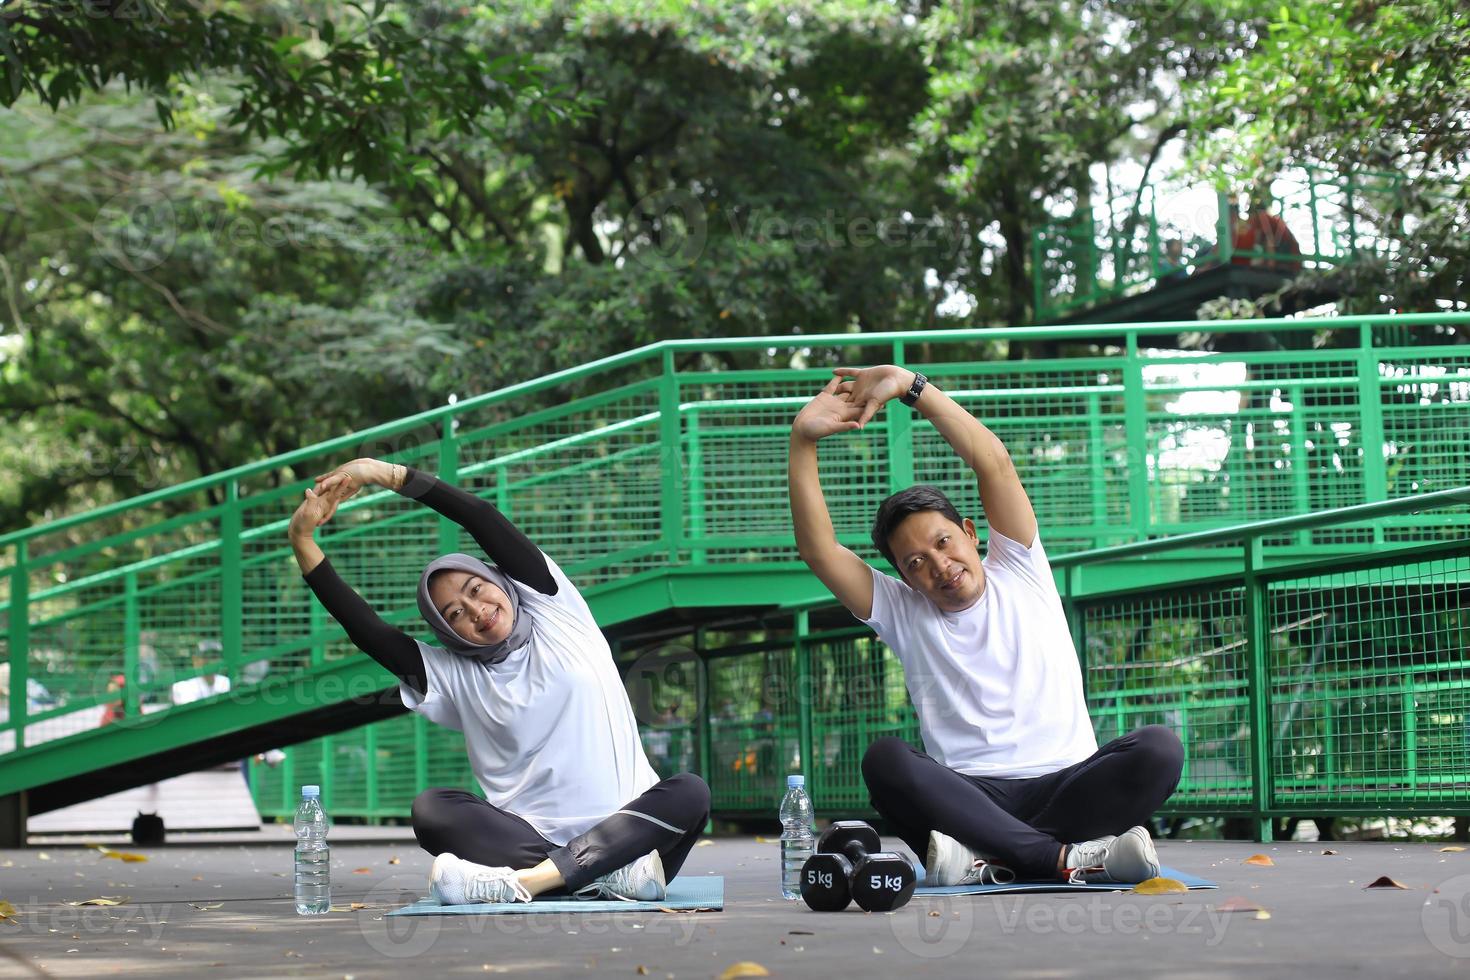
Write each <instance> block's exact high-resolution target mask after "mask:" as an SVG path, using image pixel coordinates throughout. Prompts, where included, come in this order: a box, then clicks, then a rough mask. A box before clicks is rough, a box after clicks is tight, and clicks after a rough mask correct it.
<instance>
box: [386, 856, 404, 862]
mask: <svg viewBox="0 0 1470 980" xmlns="http://www.w3.org/2000/svg"><path fill="white" fill-rule="evenodd" d="M388 863H389V864H402V863H403V862H402V861H400V860H398V856H397V855H394V856H393V857H390V858H389V859H388Z"/></svg>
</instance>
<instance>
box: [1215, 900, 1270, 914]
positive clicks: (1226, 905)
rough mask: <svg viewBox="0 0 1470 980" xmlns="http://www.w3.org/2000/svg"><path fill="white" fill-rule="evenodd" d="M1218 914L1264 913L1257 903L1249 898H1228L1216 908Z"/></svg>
mask: <svg viewBox="0 0 1470 980" xmlns="http://www.w3.org/2000/svg"><path fill="white" fill-rule="evenodd" d="M1215 911H1216V912H1264V911H1266V910H1265V909H1263V908H1261V907H1260V906H1259V905H1257V904H1256V903H1255V902H1252V901H1251V900H1250V899H1247V898H1227V899H1225V901H1223V902H1221V903H1220V904H1219V905H1216V906H1215Z"/></svg>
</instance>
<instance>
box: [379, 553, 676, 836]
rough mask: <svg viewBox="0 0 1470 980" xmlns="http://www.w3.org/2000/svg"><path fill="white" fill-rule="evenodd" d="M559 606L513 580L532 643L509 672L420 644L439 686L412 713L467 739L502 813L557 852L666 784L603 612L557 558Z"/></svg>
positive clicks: (512, 659)
mask: <svg viewBox="0 0 1470 980" xmlns="http://www.w3.org/2000/svg"><path fill="white" fill-rule="evenodd" d="M546 565H547V568H549V569H550V570H551V574H552V577H553V578H554V579H555V580H556V583H557V592H556V595H554V596H548V595H542V594H541V593H540V592H537V591H536V590H535V589H532V588H530V587H528V586H525V585H522V584H521V583H520V582H513V586H514V588H515V589H516V593H517V596H518V598H519V599H520V605H521V612H520V614H521V615H522V616H530V617H531V639H530V640H529V641H527V642H526V644H525V645H524V646H522V647H521V648H520V649H519V650H515V651H513V652H512V653H511V654H510V656H508V657H506V658H505V659H504V660H502V661H501V662H500V663H497V664H484V663H480V662H479V661H476V660H472V659H470V658H468V657H461V656H458V655H456V654H454V653H451V652H450V651H448V650H445V649H444V648H442V647H435V646H429V645H428V644H426V643H419V651H420V652H421V653H422V654H423V657H424V672H425V675H426V677H427V679H428V691H427V693H425V694H423V695H420V694H419V693H418V692H417V691H415V690H414V689H413V688H411V687H409V686H408V685H407V684H400V685H399V693H400V694H401V696H402V697H403V703H404V704H405V705H407V706H408V707H409V708H410V709H411V710H413V711H417V712H418V713H419V714H421V715H423V716H424V717H425V718H427V719H429V720H430V721H432V722H435V723H436V724H440V725H443V726H445V727H446V728H452V729H454V730H455V731H460V732H464V741H465V749H466V751H467V752H468V754H469V759H470V769H471V771H472V772H473V773H474V774H475V780H476V781H477V782H478V783H479V784H480V788H481V789H483V790H484V791H485V798H486V799H487V800H489V801H490V802H491V803H493V804H495V805H496V806H497V807H500V808H501V809H502V810H507V811H509V812H511V813H514V814H515V815H516V816H518V817H521V818H523V819H525V820H526V822H527V823H529V824H530V825H531V826H532V827H534V828H535V829H536V832H537V833H539V834H540V835H541V836H542V837H545V838H546V839H547V840H549V841H551V842H552V843H553V844H565V843H566V842H567V841H569V840H571V839H572V838H573V837H576V836H577V835H579V834H582V833H585V832H586V831H588V830H590V829H591V828H592V827H593V826H594V825H596V824H597V823H600V822H601V821H602V820H604V819H605V818H607V817H608V816H609V815H611V814H612V813H614V812H616V811H617V810H618V809H620V808H621V807H622V806H623V805H625V804H626V803H628V801H630V800H632V799H634V798H635V797H637V796H638V795H640V794H641V793H643V792H644V791H646V790H647V789H648V788H649V787H651V786H653V785H654V784H655V783H657V782H658V776H657V774H655V773H654V771H653V767H652V766H650V765H649V764H648V758H647V757H646V756H645V755H644V754H643V744H642V742H640V741H639V739H638V724H637V721H636V720H635V719H634V717H633V706H632V705H631V704H630V703H629V702H628V694H627V691H626V690H624V688H623V681H622V678H621V677H619V676H618V671H617V667H616V666H615V665H614V664H613V658H612V650H611V649H609V648H608V645H607V640H606V639H605V638H604V637H603V635H602V631H601V630H600V629H598V628H597V621H596V620H595V619H593V618H592V610H591V609H590V608H588V606H587V602H586V600H585V599H583V598H582V595H581V593H579V592H578V591H577V587H576V586H574V585H572V583H571V581H569V580H568V579H567V577H566V575H565V573H563V572H562V570H561V569H560V568H559V567H558V566H557V564H556V563H555V562H553V561H552V560H551V559H550V558H547V559H546Z"/></svg>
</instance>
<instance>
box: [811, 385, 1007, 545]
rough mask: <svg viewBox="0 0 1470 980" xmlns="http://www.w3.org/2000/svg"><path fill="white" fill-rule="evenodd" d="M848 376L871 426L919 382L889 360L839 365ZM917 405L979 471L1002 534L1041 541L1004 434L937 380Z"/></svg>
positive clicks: (991, 516)
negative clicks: (892, 401) (987, 424)
mask: <svg viewBox="0 0 1470 980" xmlns="http://www.w3.org/2000/svg"><path fill="white" fill-rule="evenodd" d="M837 374H838V375H839V376H841V377H843V378H845V379H846V380H845V381H844V382H843V384H842V386H841V387H840V388H839V389H838V393H839V394H842V393H845V394H846V395H847V396H848V399H849V401H850V403H851V404H852V405H853V406H855V407H858V408H860V409H861V414H860V415H859V416H858V422H859V423H860V424H862V425H866V424H867V423H868V420H869V419H871V418H872V417H873V416H874V415H876V414H877V413H878V410H879V409H881V408H882V407H883V405H884V404H885V403H886V402H888V401H889V400H890V399H893V398H901V397H902V396H903V395H905V394H907V393H908V392H909V390H910V389H911V388H912V387H913V385H914V384H915V373H914V372H913V371H910V370H909V369H908V368H901V367H896V366H894V365H892V364H885V365H881V366H879V367H870V368H862V369H859V368H838V369H837ZM914 408H915V409H917V410H918V411H919V413H920V414H921V415H923V416H924V417H925V418H926V419H928V420H929V421H930V422H932V423H934V428H936V429H938V430H939V434H940V435H942V436H944V440H945V441H946V442H948V443H949V444H950V446H951V447H952V448H953V449H954V451H955V452H956V453H958V454H959V456H960V458H961V459H963V460H964V461H965V464H966V465H968V466H969V467H970V469H971V470H973V471H974V473H975V479H976V480H977V481H978V482H979V485H980V504H981V506H983V507H984V508H985V520H986V522H987V523H989V524H990V526H991V527H993V528H995V529H996V530H997V531H999V532H1000V533H1001V534H1004V535H1005V536H1006V537H1008V538H1010V539H1011V540H1012V541H1018V542H1020V543H1021V544H1023V545H1025V546H1026V547H1028V548H1029V547H1031V545H1032V544H1033V543H1034V542H1035V541H1036V512H1035V511H1033V510H1032V509H1031V500H1030V498H1029V497H1027V496H1026V490H1025V488H1024V487H1022V486H1021V477H1020V476H1019V475H1018V474H1017V473H1016V466H1015V464H1014V463H1012V462H1011V454H1010V453H1009V452H1007V451H1006V447H1005V444H1004V443H1002V442H1001V441H1000V437H999V436H997V435H996V434H995V433H994V432H991V431H990V430H989V429H988V428H986V427H985V426H984V425H982V424H981V423H980V422H979V420H977V419H976V418H975V417H974V416H973V415H971V414H970V413H969V412H967V411H965V410H964V409H963V408H961V407H960V405H959V403H957V402H956V401H955V400H954V399H953V398H951V397H949V396H948V395H946V394H945V393H944V392H942V391H940V390H939V388H938V387H936V386H935V385H933V384H925V385H924V386H923V388H922V390H921V391H920V392H919V396H918V399H917V401H915V402H914Z"/></svg>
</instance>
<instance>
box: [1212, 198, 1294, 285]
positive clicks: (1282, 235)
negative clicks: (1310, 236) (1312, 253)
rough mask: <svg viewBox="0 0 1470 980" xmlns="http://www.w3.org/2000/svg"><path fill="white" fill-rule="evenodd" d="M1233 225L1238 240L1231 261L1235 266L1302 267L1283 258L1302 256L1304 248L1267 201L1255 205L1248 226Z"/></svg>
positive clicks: (1246, 224) (1240, 223)
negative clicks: (1271, 209) (1272, 210)
mask: <svg viewBox="0 0 1470 980" xmlns="http://www.w3.org/2000/svg"><path fill="white" fill-rule="evenodd" d="M1232 223H1233V224H1234V240H1233V241H1232V243H1231V246H1232V248H1233V250H1234V252H1235V255H1234V257H1233V258H1232V259H1231V260H1230V261H1231V263H1232V264H1233V265H1252V266H1256V267H1257V268H1263V269H1295V268H1296V267H1298V266H1300V265H1301V261H1300V260H1299V259H1287V258H1281V256H1296V255H1301V254H1302V247H1301V245H1299V244H1298V243H1297V240H1296V236H1295V235H1293V234H1292V233H1291V229H1290V228H1288V227H1286V222H1285V221H1282V220H1281V218H1280V216H1279V215H1274V214H1272V213H1271V211H1270V204H1269V202H1268V201H1267V200H1266V199H1265V198H1256V199H1254V200H1252V201H1251V210H1250V216H1249V217H1247V218H1246V219H1245V221H1244V222H1232ZM1252 253H1254V254H1252Z"/></svg>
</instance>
